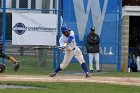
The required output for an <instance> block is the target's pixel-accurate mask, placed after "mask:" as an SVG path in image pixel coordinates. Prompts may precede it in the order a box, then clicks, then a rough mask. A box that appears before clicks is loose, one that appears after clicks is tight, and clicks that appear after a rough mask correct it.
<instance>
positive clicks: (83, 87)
mask: <svg viewBox="0 0 140 93" xmlns="http://www.w3.org/2000/svg"><path fill="white" fill-rule="evenodd" d="M0 84H7V85H19V86H34V87H40V88H41V89H0V93H9V92H10V93H71V92H72V93H86V92H88V93H139V91H140V87H137V86H124V85H112V84H98V83H64V82H62V83H60V82H57V83H43V82H1V83H0Z"/></svg>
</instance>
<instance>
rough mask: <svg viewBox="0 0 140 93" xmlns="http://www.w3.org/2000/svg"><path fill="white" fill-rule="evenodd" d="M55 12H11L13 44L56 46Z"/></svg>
mask: <svg viewBox="0 0 140 93" xmlns="http://www.w3.org/2000/svg"><path fill="white" fill-rule="evenodd" d="M57 20H58V19H57V15H56V14H33V13H12V44H13V45H47V46H56V36H57Z"/></svg>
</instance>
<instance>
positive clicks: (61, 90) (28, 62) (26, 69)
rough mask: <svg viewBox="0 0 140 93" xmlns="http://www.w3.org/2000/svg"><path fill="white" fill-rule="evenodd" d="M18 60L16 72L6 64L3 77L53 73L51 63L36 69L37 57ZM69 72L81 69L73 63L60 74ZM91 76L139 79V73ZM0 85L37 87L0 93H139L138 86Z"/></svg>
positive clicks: (35, 83) (32, 83)
mask: <svg viewBox="0 0 140 93" xmlns="http://www.w3.org/2000/svg"><path fill="white" fill-rule="evenodd" d="M17 59H18V60H20V64H21V68H20V70H19V71H18V72H16V73H15V72H14V71H13V70H12V64H11V63H10V62H8V61H7V62H6V65H7V70H6V72H5V73H4V74H5V75H38V76H39V75H49V74H50V73H51V72H52V71H53V65H52V61H47V63H46V65H45V66H44V67H37V60H38V59H37V57H29V56H24V57H23V56H22V57H17ZM69 71H71V72H74V71H79V72H82V69H81V67H80V65H79V64H77V63H73V64H70V65H69V66H68V68H67V69H66V70H64V71H63V72H61V74H65V73H67V72H68V73H69ZM92 75H93V76H101V77H102V76H115V77H140V73H139V72H137V73H136V72H135V73H134V72H131V73H124V72H101V73H93V74H92ZM0 85H19V86H33V87H39V88H37V89H34V88H33V89H20V88H16V89H12V88H9V89H0V93H71V92H73V93H86V92H89V93H139V92H140V87H138V86H125V85H113V84H98V83H88V82H87V83H66V82H61V83H60V82H57V83H54V82H47V83H46V82H21V81H20V82H18V81H16V82H12V81H2V82H0Z"/></svg>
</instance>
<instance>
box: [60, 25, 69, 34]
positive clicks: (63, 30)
mask: <svg viewBox="0 0 140 93" xmlns="http://www.w3.org/2000/svg"><path fill="white" fill-rule="evenodd" d="M61 31H62V33H63V34H64V33H65V32H66V31H69V28H68V27H67V26H62V27H61Z"/></svg>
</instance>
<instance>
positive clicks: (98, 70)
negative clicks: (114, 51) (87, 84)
mask: <svg viewBox="0 0 140 93" xmlns="http://www.w3.org/2000/svg"><path fill="white" fill-rule="evenodd" d="M94 58H95V62H96V71H97V72H100V65H99V53H94Z"/></svg>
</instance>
